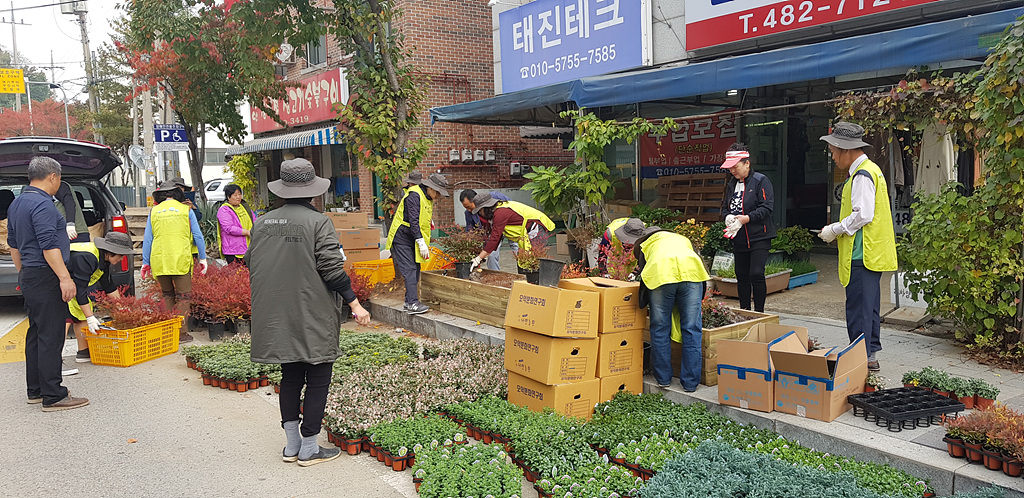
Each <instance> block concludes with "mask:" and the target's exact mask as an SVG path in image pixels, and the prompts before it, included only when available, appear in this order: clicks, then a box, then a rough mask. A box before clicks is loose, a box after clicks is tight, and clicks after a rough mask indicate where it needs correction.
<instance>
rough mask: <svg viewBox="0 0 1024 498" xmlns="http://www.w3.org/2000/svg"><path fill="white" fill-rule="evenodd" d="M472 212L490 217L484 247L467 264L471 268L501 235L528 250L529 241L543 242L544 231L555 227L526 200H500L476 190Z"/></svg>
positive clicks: (472, 268) (476, 264)
mask: <svg viewBox="0 0 1024 498" xmlns="http://www.w3.org/2000/svg"><path fill="white" fill-rule="evenodd" d="M473 204H474V205H475V206H476V207H475V208H473V214H479V215H480V217H481V218H483V219H485V220H488V221H490V223H491V235H490V237H488V239H487V242H485V243H484V247H483V249H482V250H481V251H480V254H478V255H477V256H476V257H475V258H473V264H472V265H471V266H470V271H472V270H474V269H476V267H477V266H480V263H483V261H484V260H485V259H487V256H488V255H489V254H490V253H492V252H494V251H495V250H497V249H498V244H500V243H501V237H502V236H504V237H506V238H508V240H509V241H512V242H515V243H517V244H519V250H520V251H524V250H525V251H529V250H530V248H531V247H532V245H531V244H532V242H538V243H546V242H547V232H550V231H551V230H554V229H555V222H553V221H551V218H548V217H547V215H545V214H544V213H542V212H540V211H539V210H537V209H534V208H532V207H530V206H527V205H526V204H523V203H521V202H516V201H499V200H498V199H495V198H494V197H492V196H491V194H478V195H477V196H476V197H475V198H473Z"/></svg>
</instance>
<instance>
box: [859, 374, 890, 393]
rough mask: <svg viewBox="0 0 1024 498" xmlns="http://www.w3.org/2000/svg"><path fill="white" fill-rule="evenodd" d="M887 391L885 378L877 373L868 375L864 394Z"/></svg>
mask: <svg viewBox="0 0 1024 498" xmlns="http://www.w3.org/2000/svg"><path fill="white" fill-rule="evenodd" d="M882 389H885V377H882V376H881V375H878V373H877V372H870V373H868V378H867V379H866V380H865V381H864V392H872V391H881V390H882Z"/></svg>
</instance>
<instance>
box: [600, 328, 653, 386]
mask: <svg viewBox="0 0 1024 498" xmlns="http://www.w3.org/2000/svg"><path fill="white" fill-rule="evenodd" d="M643 337H644V332H643V331H642V330H627V331H625V332H616V333H614V334H601V335H600V336H599V337H598V339H597V340H598V342H599V343H600V348H599V349H598V356H597V376H598V377H611V376H618V375H625V374H627V373H634V372H640V373H643V371H644V339H643Z"/></svg>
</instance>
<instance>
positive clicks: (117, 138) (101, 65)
mask: <svg viewBox="0 0 1024 498" xmlns="http://www.w3.org/2000/svg"><path fill="white" fill-rule="evenodd" d="M93 71H94V74H95V77H96V78H95V79H96V82H95V89H96V91H97V93H98V94H99V102H100V105H99V108H98V112H97V113H96V115H95V116H92V115H91V113H90V115H89V116H88V117H87V118H86V120H85V121H83V124H84V123H92V122H93V121H94V120H95V122H96V123H98V124H99V126H100V130H99V131H100V133H101V134H102V135H103V143H104V144H106V145H107V146H109V147H110V148H111V149H114V150H115V151H117V152H118V154H119V155H120V156H121V157H128V147H131V145H132V144H133V143H135V136H134V135H133V134H132V121H131V96H132V94H133V88H132V86H131V85H129V84H128V82H129V81H130V80H129V78H128V76H129V75H130V74H131V72H132V70H131V66H130V65H129V64H128V59H127V58H126V57H125V55H124V53H122V52H120V51H119V50H117V48H116V47H114V46H113V45H111V44H109V43H104V44H103V45H100V46H99V47H98V48H97V49H96V57H95V59H94V60H93ZM124 170H125V172H126V173H128V174H131V173H132V172H134V168H124ZM125 180H126V181H129V179H127V178H126V179H125Z"/></svg>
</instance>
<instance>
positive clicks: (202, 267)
mask: <svg viewBox="0 0 1024 498" xmlns="http://www.w3.org/2000/svg"><path fill="white" fill-rule="evenodd" d="M207 268H208V266H207V265H206V260H205V259H200V260H199V274H200V275H206V269H207Z"/></svg>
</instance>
